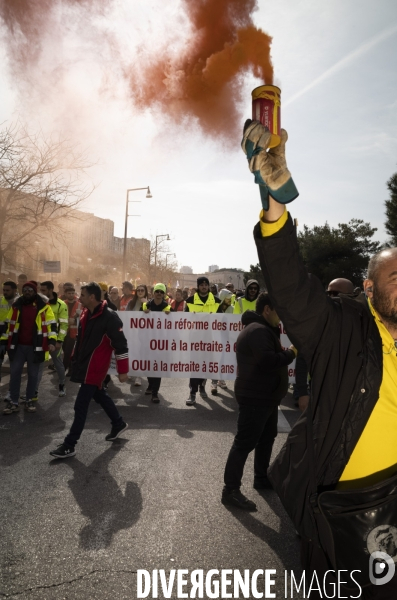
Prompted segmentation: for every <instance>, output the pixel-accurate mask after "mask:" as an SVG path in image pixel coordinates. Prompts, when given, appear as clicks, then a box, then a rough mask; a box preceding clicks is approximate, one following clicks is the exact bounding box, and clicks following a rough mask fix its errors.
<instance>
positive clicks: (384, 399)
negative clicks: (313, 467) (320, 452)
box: [340, 300, 397, 481]
mask: <svg viewBox="0 0 397 600" xmlns="http://www.w3.org/2000/svg"><path fill="white" fill-rule="evenodd" d="M368 304H369V307H370V309H371V313H372V314H373V316H374V319H375V323H376V325H377V326H378V329H379V333H380V336H381V338H382V350H383V377H382V383H381V386H380V389H379V399H378V401H377V403H376V405H375V407H374V409H373V411H372V413H371V416H370V417H369V419H368V422H367V424H366V426H365V429H364V431H363V432H362V434H361V436H360V439H359V440H358V442H357V444H356V447H355V448H354V450H353V453H352V455H351V457H350V460H349V462H348V463H347V465H346V467H345V470H344V471H343V473H342V476H341V478H340V481H351V480H354V479H360V478H362V477H368V476H369V475H372V474H373V473H377V472H378V471H383V470H384V469H387V468H388V467H392V466H393V465H395V464H396V463H397V349H396V347H395V345H394V339H393V337H392V335H391V334H390V333H389V331H388V330H387V329H386V327H385V326H384V324H383V323H382V321H381V320H380V318H379V315H378V314H377V312H376V311H375V310H374V308H373V306H372V304H371V302H370V301H369V300H368Z"/></svg>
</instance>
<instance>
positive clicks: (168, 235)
mask: <svg viewBox="0 0 397 600" xmlns="http://www.w3.org/2000/svg"><path fill="white" fill-rule="evenodd" d="M159 238H164V239H166V240H167V242H169V240H170V234H169V233H162V234H160V235H156V244H155V247H154V278H155V279H157V246H158V241H157V240H158V239H159Z"/></svg>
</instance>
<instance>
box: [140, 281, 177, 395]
mask: <svg viewBox="0 0 397 600" xmlns="http://www.w3.org/2000/svg"><path fill="white" fill-rule="evenodd" d="M166 292H167V288H166V286H165V285H164V283H156V285H155V286H154V288H153V298H152V299H151V300H148V301H147V302H144V303H143V304H142V306H141V309H140V310H143V312H145V313H149V312H150V311H154V312H164V313H165V314H166V315H169V314H170V312H171V305H170V304H168V302H167V301H166V300H165V294H166ZM147 380H148V384H149V385H148V387H147V390H146V391H145V394H147V395H149V394H150V395H151V396H152V402H154V403H155V404H158V403H159V402H160V398H159V390H160V385H161V377H148V378H147Z"/></svg>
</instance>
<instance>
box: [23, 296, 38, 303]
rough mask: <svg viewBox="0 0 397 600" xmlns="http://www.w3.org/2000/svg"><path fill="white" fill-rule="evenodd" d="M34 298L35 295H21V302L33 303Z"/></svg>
mask: <svg viewBox="0 0 397 600" xmlns="http://www.w3.org/2000/svg"><path fill="white" fill-rule="evenodd" d="M35 300H36V296H30V297H26V296H22V303H23V304H33V302H34V301H35Z"/></svg>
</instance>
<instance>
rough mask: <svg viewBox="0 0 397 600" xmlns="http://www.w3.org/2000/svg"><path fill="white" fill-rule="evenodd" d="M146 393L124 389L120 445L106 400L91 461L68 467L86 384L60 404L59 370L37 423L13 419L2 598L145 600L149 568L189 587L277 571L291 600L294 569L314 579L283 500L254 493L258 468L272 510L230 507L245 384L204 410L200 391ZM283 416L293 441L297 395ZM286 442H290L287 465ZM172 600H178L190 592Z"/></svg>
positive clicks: (1, 458) (89, 449) (262, 501)
mask: <svg viewBox="0 0 397 600" xmlns="http://www.w3.org/2000/svg"><path fill="white" fill-rule="evenodd" d="M7 382H8V376H5V377H3V381H2V386H1V392H2V395H4V393H5V392H6V390H7ZM144 383H145V382H144ZM145 387H146V386H145V385H143V386H142V388H137V387H135V386H133V385H131V382H130V383H128V384H120V383H118V381H117V380H116V382H114V383H111V384H110V386H109V393H110V394H111V396H112V397H113V398H114V400H115V401H116V403H117V405H118V407H119V410H120V412H121V413H122V415H123V417H124V418H125V420H126V421H127V422H128V424H129V429H128V430H127V431H126V432H125V433H124V434H123V435H122V438H121V439H118V440H117V441H116V442H113V443H109V442H106V441H105V435H106V434H107V433H109V431H110V424H109V422H108V420H107V417H106V415H105V414H104V413H103V411H102V409H101V408H100V407H99V406H98V405H96V404H95V403H94V402H92V403H91V406H90V411H89V415H88V419H87V423H86V429H85V431H84V432H83V435H82V438H81V440H80V442H79V444H78V445H77V447H76V450H77V455H76V457H74V458H70V459H65V460H52V458H51V457H50V456H49V451H50V450H52V449H54V448H55V447H56V446H57V445H58V444H59V443H61V442H62V441H63V438H64V436H65V434H66V432H67V431H68V428H69V426H70V424H71V421H72V414H73V401H74V398H75V395H76V392H77V388H78V386H77V385H76V384H70V383H69V384H68V385H67V396H66V398H58V395H57V379H56V376H54V375H53V374H51V373H50V372H49V371H47V370H46V373H45V375H44V376H43V381H42V387H41V390H40V398H39V402H38V405H37V412H36V413H25V412H24V410H23V408H21V411H20V412H19V413H18V414H13V415H2V414H0V468H1V487H0V502H1V504H0V506H1V521H0V522H1V526H0V530H1V544H0V565H1V571H0V572H1V584H0V597H6V598H18V599H19V600H28V599H29V600H39V599H40V600H47V599H48V600H62V599H68V600H72V599H73V600H77V599H78V600H94V599H95V600H105V599H115V600H118V599H120V600H121V599H123V600H124V599H134V598H137V591H136V584H137V570H138V569H145V570H147V571H152V570H153V569H164V571H165V573H166V575H167V577H168V576H169V573H170V572H171V570H172V569H188V571H189V574H188V575H187V577H188V578H190V572H191V571H193V570H195V569H202V570H203V571H204V577H205V576H206V573H207V572H208V571H209V570H210V569H219V570H221V569H233V570H239V571H241V573H242V574H243V572H244V570H245V569H249V570H250V574H251V575H252V573H253V572H254V571H255V570H257V569H263V570H265V569H276V576H275V580H276V584H275V587H272V588H271V589H272V591H273V592H274V591H275V592H276V597H277V598H284V597H285V594H284V571H285V570H286V569H287V570H294V572H295V573H296V574H299V573H300V568H299V540H298V538H297V536H296V534H295V532H294V529H293V527H292V525H291V523H290V521H289V519H288V517H287V516H286V514H285V512H284V510H283V508H282V507H281V504H280V502H279V500H278V498H277V496H276V494H275V493H274V492H273V491H266V492H264V493H262V494H259V493H258V492H257V491H255V490H254V489H253V488H252V482H253V461H252V457H250V458H249V459H248V462H247V466H246V470H245V473H244V483H243V487H242V491H243V493H245V494H246V495H247V496H248V497H249V498H251V499H253V500H254V501H255V502H256V503H257V506H258V511H257V512H255V513H245V512H243V511H241V510H239V509H237V508H236V509H230V510H228V509H227V508H225V507H224V506H223V505H222V504H221V502H220V497H221V490H222V485H223V469H224V466H225V461H226V457H227V454H228V452H229V449H230V445H231V443H232V440H233V435H234V433H235V426H236V415H237V413H236V401H235V399H234V395H233V392H232V389H233V383H232V382H228V389H227V390H225V391H223V390H220V391H219V395H218V396H217V397H212V396H210V397H209V398H208V400H204V399H200V398H199V397H198V396H197V398H198V402H197V405H196V406H195V407H187V406H186V405H185V401H186V399H187V397H188V381H187V380H182V379H179V380H177V379H163V381H162V386H161V389H160V399H161V402H160V404H159V405H154V404H152V403H151V401H150V396H145V395H144V394H143V392H144V389H145ZM209 387H210V386H209V382H207V389H208V391H209ZM22 391H23V390H22ZM281 416H282V417H284V418H281V419H280V429H281V430H282V431H285V430H286V429H288V423H290V424H292V423H293V422H294V421H295V420H296V419H297V417H298V411H297V410H296V409H294V408H293V406H292V402H291V398H290V397H287V398H286V400H285V401H284V402H283V404H282V415H281ZM286 426H287V427H286ZM285 438H286V433H279V435H278V437H277V440H276V444H275V448H274V454H276V453H277V452H278V451H279V450H280V448H281V445H282V444H283V442H284V441H285ZM185 577H186V576H185ZM272 577H273V576H272ZM227 589H228V591H229V592H230V590H231V591H233V587H229V588H227ZM186 590H189V586H187V587H186V588H184V591H186ZM258 590H259V591H263V590H264V578H263V577H259V579H258ZM148 597H149V598H152V597H153V596H152V593H150V594H149V596H148ZM158 597H159V598H163V597H164V596H163V595H162V592H161V588H160V590H159V593H158ZM168 597H171V598H177V597H178V595H177V588H176V585H175V586H174V588H173V592H172V594H171V596H168ZM207 597H208V596H207V595H206V593H204V598H207ZM219 597H222V596H221V595H219ZM224 597H225V596H224ZM240 597H243V596H240ZM249 597H250V598H251V597H253V596H252V595H251V594H250V596H249ZM294 597H295V598H296V597H299V595H297V594H295V595H294Z"/></svg>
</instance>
